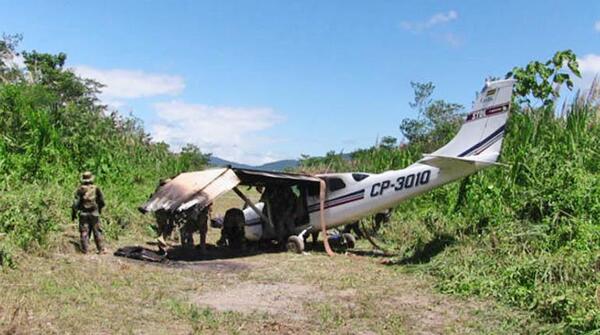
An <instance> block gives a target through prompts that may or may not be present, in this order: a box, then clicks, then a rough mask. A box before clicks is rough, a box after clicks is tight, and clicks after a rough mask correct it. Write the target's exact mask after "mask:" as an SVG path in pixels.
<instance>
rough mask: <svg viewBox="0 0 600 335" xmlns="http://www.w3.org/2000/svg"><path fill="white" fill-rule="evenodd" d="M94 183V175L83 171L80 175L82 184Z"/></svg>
mask: <svg viewBox="0 0 600 335" xmlns="http://www.w3.org/2000/svg"><path fill="white" fill-rule="evenodd" d="M93 181H94V175H93V174H92V173H91V172H90V171H85V172H84V173H82V174H81V182H82V183H91V182H93Z"/></svg>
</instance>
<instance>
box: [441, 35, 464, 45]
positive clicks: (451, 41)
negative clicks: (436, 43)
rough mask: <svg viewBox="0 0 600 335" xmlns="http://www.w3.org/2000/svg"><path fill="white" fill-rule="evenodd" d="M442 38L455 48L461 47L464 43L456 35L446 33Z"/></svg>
mask: <svg viewBox="0 0 600 335" xmlns="http://www.w3.org/2000/svg"><path fill="white" fill-rule="evenodd" d="M441 37H442V40H443V41H444V42H445V43H447V44H448V45H450V46H451V47H455V48H456V47H459V46H461V45H462V44H463V41H464V40H463V38H462V37H461V36H459V35H457V34H454V33H445V34H443V35H442V36H441Z"/></svg>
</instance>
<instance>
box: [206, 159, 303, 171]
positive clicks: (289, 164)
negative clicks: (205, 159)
mask: <svg viewBox="0 0 600 335" xmlns="http://www.w3.org/2000/svg"><path fill="white" fill-rule="evenodd" d="M209 163H210V165H213V166H227V165H231V166H232V167H235V168H241V169H256V170H265V171H283V170H285V169H289V168H295V167H297V166H298V160H295V159H284V160H280V161H275V162H271V163H266V164H262V165H248V164H242V163H236V162H232V161H228V160H226V159H222V158H219V157H216V156H211V157H210V161H209Z"/></svg>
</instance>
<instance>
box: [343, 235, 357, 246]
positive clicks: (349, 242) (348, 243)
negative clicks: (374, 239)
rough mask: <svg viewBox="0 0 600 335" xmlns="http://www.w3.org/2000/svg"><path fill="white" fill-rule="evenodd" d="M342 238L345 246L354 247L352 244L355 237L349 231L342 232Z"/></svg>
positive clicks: (354, 243)
mask: <svg viewBox="0 0 600 335" xmlns="http://www.w3.org/2000/svg"><path fill="white" fill-rule="evenodd" d="M342 238H343V239H344V243H345V244H346V248H348V249H354V246H355V245H356V237H354V235H352V234H350V233H344V234H342Z"/></svg>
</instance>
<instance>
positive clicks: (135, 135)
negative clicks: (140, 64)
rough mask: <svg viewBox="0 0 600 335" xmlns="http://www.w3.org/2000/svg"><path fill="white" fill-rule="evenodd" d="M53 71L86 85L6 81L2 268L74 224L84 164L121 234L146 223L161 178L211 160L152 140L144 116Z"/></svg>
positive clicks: (0, 91)
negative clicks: (126, 112) (146, 208)
mask: <svg viewBox="0 0 600 335" xmlns="http://www.w3.org/2000/svg"><path fill="white" fill-rule="evenodd" d="M23 71H25V70H23ZM52 75H54V76H58V77H59V78H60V79H61V80H62V82H63V83H65V85H66V83H68V86H69V87H80V88H82V91H77V92H75V93H73V95H70V96H68V97H65V94H64V90H63V89H62V88H61V89H60V90H56V89H55V88H54V87H53V86H52V85H50V84H45V83H37V82H29V81H25V80H15V81H13V82H8V83H3V84H0V176H1V177H0V267H1V266H3V265H8V266H13V265H15V259H14V257H15V255H18V254H19V253H20V251H21V250H24V251H27V252H33V251H35V250H42V249H44V248H46V247H47V246H48V245H50V244H52V243H53V240H54V239H55V238H60V237H59V236H60V235H58V234H53V232H60V231H63V230H64V228H65V227H66V226H68V225H69V224H71V221H70V220H69V213H70V204H71V201H72V197H73V191H74V189H75V187H76V186H77V185H78V180H79V175H80V173H81V172H82V171H85V170H90V171H92V172H93V173H94V174H95V175H96V176H97V178H96V180H97V183H98V184H99V185H100V186H101V187H102V189H103V190H104V193H105V196H106V200H107V208H106V210H105V212H104V213H103V222H104V228H105V231H106V232H107V236H108V238H109V239H111V238H112V239H115V238H118V237H119V235H120V234H121V233H123V232H124V231H125V230H126V228H128V227H130V226H132V225H133V223H134V222H138V223H139V222H143V219H142V217H141V216H140V214H138V213H137V211H136V210H135V208H137V206H138V205H139V204H140V203H142V202H143V201H144V200H145V199H146V198H147V197H148V195H149V194H150V193H151V192H152V190H153V189H154V187H155V186H156V183H157V181H158V179H159V178H163V177H166V176H172V175H174V174H177V173H179V172H181V171H184V170H189V169H198V168H201V166H202V165H203V164H205V163H206V157H205V156H204V155H202V154H201V153H200V152H199V151H198V150H194V148H193V147H191V148H190V147H188V148H187V149H188V150H186V151H184V152H182V153H180V154H174V153H172V152H170V151H169V148H168V146H167V145H166V144H164V143H151V142H150V137H149V136H148V135H147V134H146V133H145V131H144V129H143V127H142V125H141V123H140V122H139V121H138V120H136V119H133V118H128V117H123V116H121V115H120V114H118V113H117V112H111V111H109V110H108V109H107V108H106V107H105V106H102V105H100V104H98V103H97V102H96V101H95V99H94V98H92V97H94V94H95V91H94V90H93V88H86V86H85V85H83V83H85V80H84V79H80V78H77V77H75V76H74V75H73V74H72V73H70V72H68V71H67V70H64V69H62V68H55V69H54V72H52ZM23 77H24V76H23ZM69 81H70V82H69Z"/></svg>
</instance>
